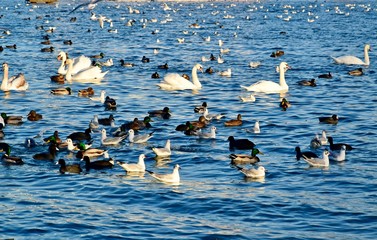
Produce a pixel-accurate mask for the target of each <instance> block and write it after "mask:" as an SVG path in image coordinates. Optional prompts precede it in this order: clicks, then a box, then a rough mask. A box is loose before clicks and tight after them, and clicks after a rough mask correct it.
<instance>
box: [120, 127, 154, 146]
mask: <svg viewBox="0 0 377 240" xmlns="http://www.w3.org/2000/svg"><path fill="white" fill-rule="evenodd" d="M126 136H127V135H126ZM151 137H153V132H151V133H149V134H144V135H136V136H135V132H134V130H133V129H130V130H128V141H129V142H131V143H145V142H147V141H148V140H149V139H150V138H151Z"/></svg>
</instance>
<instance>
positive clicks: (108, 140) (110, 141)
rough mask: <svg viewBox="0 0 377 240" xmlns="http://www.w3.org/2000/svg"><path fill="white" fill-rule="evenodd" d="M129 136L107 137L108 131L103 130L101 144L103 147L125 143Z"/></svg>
mask: <svg viewBox="0 0 377 240" xmlns="http://www.w3.org/2000/svg"><path fill="white" fill-rule="evenodd" d="M126 137H127V135H124V136H120V137H107V136H106V129H102V131H101V143H102V145H116V144H119V143H120V142H121V141H123V140H124V139H125V138H126Z"/></svg>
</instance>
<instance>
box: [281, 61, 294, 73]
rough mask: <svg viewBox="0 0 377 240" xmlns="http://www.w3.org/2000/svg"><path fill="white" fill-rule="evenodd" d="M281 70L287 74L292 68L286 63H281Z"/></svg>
mask: <svg viewBox="0 0 377 240" xmlns="http://www.w3.org/2000/svg"><path fill="white" fill-rule="evenodd" d="M279 68H280V69H279V70H280V71H282V72H286V71H287V70H288V69H291V67H290V66H289V65H288V63H286V62H281V63H280V65H279Z"/></svg>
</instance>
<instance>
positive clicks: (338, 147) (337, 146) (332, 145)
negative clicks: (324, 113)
mask: <svg viewBox="0 0 377 240" xmlns="http://www.w3.org/2000/svg"><path fill="white" fill-rule="evenodd" d="M327 139H328V141H329V144H330V150H331V151H336V150H341V149H342V146H346V150H347V151H351V150H352V149H353V147H352V146H351V145H349V144H346V143H334V139H333V137H327Z"/></svg>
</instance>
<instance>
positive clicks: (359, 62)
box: [332, 44, 370, 66]
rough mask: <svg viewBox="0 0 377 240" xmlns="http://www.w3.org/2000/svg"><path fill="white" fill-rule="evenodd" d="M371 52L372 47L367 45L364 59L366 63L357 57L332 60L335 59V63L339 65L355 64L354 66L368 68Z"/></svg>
mask: <svg viewBox="0 0 377 240" xmlns="http://www.w3.org/2000/svg"><path fill="white" fill-rule="evenodd" d="M369 51H370V45H369V44H366V45H365V46H364V59H365V62H364V61H363V60H361V59H360V58H357V57H355V56H342V57H337V58H335V57H332V59H334V61H335V63H338V64H349V65H351V64H354V65H366V66H369V63H370V62H369V54H368V52H369Z"/></svg>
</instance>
